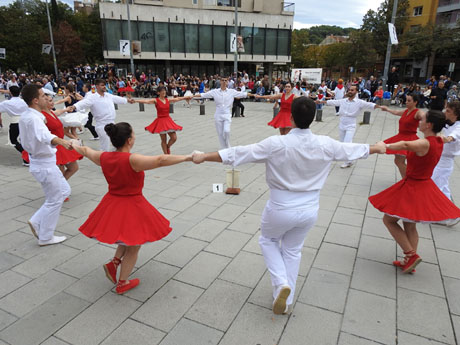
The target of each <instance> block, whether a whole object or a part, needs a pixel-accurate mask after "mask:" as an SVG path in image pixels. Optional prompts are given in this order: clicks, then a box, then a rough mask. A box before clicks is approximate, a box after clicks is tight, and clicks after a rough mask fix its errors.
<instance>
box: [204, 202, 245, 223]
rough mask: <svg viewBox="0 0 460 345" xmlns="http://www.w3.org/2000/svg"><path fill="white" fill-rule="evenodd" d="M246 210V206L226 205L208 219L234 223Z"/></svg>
mask: <svg viewBox="0 0 460 345" xmlns="http://www.w3.org/2000/svg"><path fill="white" fill-rule="evenodd" d="M245 210H246V206H239V205H232V204H228V205H227V204H225V205H222V206H220V207H219V208H218V209H217V210H215V211H214V212H212V213H211V214H210V215H209V216H208V217H209V218H212V219H217V220H222V221H224V222H233V221H234V220H235V219H236V218H238V217H239V215H240V214H242V213H243V212H244V211H245Z"/></svg>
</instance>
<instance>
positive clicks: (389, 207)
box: [369, 178, 460, 223]
mask: <svg viewBox="0 0 460 345" xmlns="http://www.w3.org/2000/svg"><path fill="white" fill-rule="evenodd" d="M369 201H370V202H371V204H372V205H373V206H374V207H375V208H376V209H378V210H379V211H381V212H384V213H386V214H388V215H390V216H394V217H397V218H401V219H403V220H407V221H412V222H421V223H437V222H440V221H443V220H448V219H457V218H460V209H459V208H458V207H457V206H455V205H454V204H453V203H452V201H450V200H449V199H448V198H447V197H446V196H445V195H444V193H443V192H441V190H440V189H439V188H438V187H437V186H436V184H435V183H434V182H433V180H432V179H429V180H414V179H410V178H405V179H402V180H401V181H399V182H398V183H396V184H394V185H393V186H391V187H389V188H387V189H385V190H383V191H382V192H380V193H378V194H375V195H372V196H371V197H369Z"/></svg>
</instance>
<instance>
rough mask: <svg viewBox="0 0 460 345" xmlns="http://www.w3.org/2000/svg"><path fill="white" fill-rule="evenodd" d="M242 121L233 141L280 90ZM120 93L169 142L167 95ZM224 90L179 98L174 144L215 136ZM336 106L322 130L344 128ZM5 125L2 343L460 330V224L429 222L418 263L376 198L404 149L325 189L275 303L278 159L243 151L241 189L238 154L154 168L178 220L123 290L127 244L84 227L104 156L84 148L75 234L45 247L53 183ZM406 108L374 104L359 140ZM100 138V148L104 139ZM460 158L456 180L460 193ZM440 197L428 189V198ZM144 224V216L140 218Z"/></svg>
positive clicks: (69, 218)
mask: <svg viewBox="0 0 460 345" xmlns="http://www.w3.org/2000/svg"><path fill="white" fill-rule="evenodd" d="M244 104H245V105H246V112H245V115H246V117H245V118H236V119H234V120H233V122H232V132H231V143H232V144H233V145H243V144H250V143H254V142H257V141H259V140H261V139H263V138H266V137H267V136H270V135H275V134H277V133H278V132H277V131H276V130H274V129H273V128H271V127H268V126H267V125H266V123H267V122H268V121H270V120H271V118H272V104H270V103H252V102H246V103H244ZM145 109H146V111H145V112H139V111H138V110H139V107H138V105H137V104H134V105H123V106H120V108H119V110H118V112H117V114H118V115H117V121H127V122H129V123H131V124H132V125H133V127H134V131H135V133H136V144H135V146H134V150H133V151H134V152H139V153H143V154H152V155H156V154H160V152H161V150H160V139H159V136H158V135H152V134H150V133H148V132H145V131H144V127H145V126H146V125H148V124H149V123H150V122H151V121H152V120H153V118H154V107H153V106H152V105H146V106H145ZM214 109H215V107H214V103H213V102H206V115H205V116H200V115H199V107H198V106H197V105H194V106H193V107H192V108H191V109H188V108H186V107H183V106H182V104H181V103H179V104H176V105H175V111H174V114H173V115H172V117H173V119H174V120H175V121H176V122H177V123H178V124H180V125H182V126H183V127H184V130H183V131H182V132H179V133H178V141H177V143H176V144H175V145H174V146H173V147H172V153H178V154H188V153H190V152H192V150H194V149H197V150H201V151H215V150H216V149H217V148H218V139H217V136H216V132H215V129H214V121H213V113H214ZM334 113H335V109H334V107H326V108H325V110H324V115H323V122H319V123H318V122H314V124H313V126H312V130H313V132H315V133H316V134H324V135H329V136H331V137H333V138H338V128H337V126H338V118H337V117H336V116H334ZM3 118H4V130H3V131H2V132H1V133H0V222H1V224H0V345H4V344H11V345H28V344H46V345H64V344H74V345H92V344H94V345H95V344H103V345H116V344H120V345H121V344H134V345H138V344H139V345H142V344H149V345H154V344H161V345H215V344H219V345H256V344H260V345H275V344H279V345H297V344H299V345H301V344H308V345H329V344H330V345H335V344H340V345H371V344H372V345H375V344H387V345H396V344H400V345H428V344H430V345H440V344H457V341H459V339H460V225H458V226H455V227H452V228H445V227H441V226H434V225H433V226H429V225H419V226H418V230H419V234H420V237H421V238H420V248H419V254H420V255H421V257H422V259H423V262H422V263H421V264H420V265H419V266H418V267H417V272H416V274H415V275H403V274H402V273H401V271H400V270H397V269H396V268H395V267H393V266H392V264H391V263H392V261H393V260H395V259H396V258H397V257H398V256H400V255H401V251H400V250H399V248H397V245H396V243H395V241H394V240H393V239H392V238H391V236H390V234H389V233H388V231H387V230H386V228H385V227H384V225H383V223H382V220H381V218H382V214H381V213H380V212H378V211H376V210H375V209H374V208H373V207H372V206H371V205H370V204H369V202H368V200H367V198H368V196H369V195H372V194H375V193H377V192H379V191H381V190H383V189H385V188H387V187H389V186H390V185H392V184H393V183H395V182H396V181H397V180H398V179H399V173H398V172H397V169H396V167H395V165H394V163H393V156H386V155H372V156H370V157H369V159H367V160H360V161H358V162H357V164H355V165H354V166H353V167H351V168H349V169H340V164H341V163H340V162H337V163H335V164H333V168H332V169H331V173H330V175H329V177H328V180H327V182H326V185H325V186H324V188H323V190H322V192H321V203H320V211H319V219H318V222H317V224H316V225H315V227H314V228H313V229H312V230H311V231H310V233H309V234H308V236H307V239H306V241H305V245H304V248H303V257H302V263H301V268H300V275H299V278H298V281H297V291H296V298H295V305H294V308H293V312H292V314H291V315H287V316H286V315H284V316H276V315H273V313H272V311H271V303H272V298H271V295H272V290H271V285H270V278H269V275H268V272H267V271H266V269H265V265H264V261H263V257H262V255H261V252H260V248H259V245H258V237H259V226H260V217H261V214H262V210H263V208H264V205H265V202H266V201H267V199H268V187H267V185H266V183H265V169H264V165H263V164H247V165H244V166H241V167H240V168H239V169H240V170H241V177H240V186H241V194H240V195H238V196H231V195H226V194H222V193H213V192H212V184H213V183H224V182H225V172H226V169H228V167H226V166H223V165H221V164H216V163H204V164H201V165H194V164H193V163H189V162H187V163H184V164H180V165H176V166H172V167H166V168H160V169H156V170H152V171H149V172H146V178H145V187H144V195H145V197H146V198H147V199H148V200H149V201H150V202H151V203H152V204H153V205H154V206H155V207H156V208H157V209H158V210H159V211H160V212H161V213H162V214H163V215H165V216H166V217H167V218H168V219H170V221H171V224H172V227H173V231H172V232H171V234H170V235H169V236H168V237H166V238H164V239H163V240H161V241H158V242H155V243H151V244H147V245H145V246H143V247H142V249H141V251H140V256H139V260H138V262H137V265H136V269H135V272H133V274H132V276H133V277H136V278H139V279H140V280H141V284H140V285H139V286H138V287H137V288H136V289H133V290H131V291H129V292H128V293H126V294H125V295H123V296H120V295H117V294H116V293H115V292H114V285H113V284H111V283H110V282H109V280H108V279H107V278H106V277H105V274H104V271H103V269H102V264H103V263H105V262H107V261H108V260H109V259H110V258H112V256H113V254H114V249H113V248H114V246H110V245H105V244H101V243H98V242H97V241H95V240H91V239H88V238H86V237H85V236H83V235H81V234H80V233H79V231H78V227H79V226H80V225H81V224H82V223H83V222H84V221H85V220H86V218H87V217H88V215H89V213H90V212H91V211H92V210H93V209H94V208H95V207H96V205H97V204H98V202H99V201H100V200H101V199H102V197H103V195H104V194H105V193H106V191H107V184H106V182H105V179H104V177H103V175H102V172H101V169H100V167H97V166H96V165H94V164H93V163H91V162H89V160H87V159H84V160H82V161H80V170H79V171H78V172H77V174H76V175H74V176H73V177H72V178H71V179H70V181H69V183H70V185H71V187H72V195H71V196H70V202H67V203H65V204H64V207H63V209H62V212H61V217H60V221H59V225H58V227H57V234H58V235H66V236H67V237H68V240H67V241H65V242H64V243H63V244H59V245H54V246H49V247H39V246H38V244H37V240H36V239H35V238H34V237H33V236H32V234H31V232H30V230H29V228H28V226H27V223H26V222H27V220H28V219H29V217H30V216H31V215H32V214H33V213H34V212H35V211H36V210H37V209H38V207H39V206H40V205H41V204H42V202H43V192H42V190H41V188H40V186H39V184H38V183H37V182H36V181H35V180H34V179H33V177H32V176H31V174H30V173H29V172H28V168H26V167H23V166H21V159H20V157H19V155H18V153H17V152H16V151H15V150H14V148H13V147H11V146H6V145H5V143H6V142H7V133H6V130H5V129H6V128H7V126H8V124H9V122H8V121H9V120H8V116H6V115H4V116H3ZM397 121H398V118H397V117H396V116H393V115H390V114H388V113H383V112H381V111H379V110H376V111H373V113H372V116H371V124H370V125H361V126H358V130H357V133H356V135H355V142H367V143H374V142H376V141H378V140H380V139H385V138H388V137H390V136H393V135H394V134H395V133H396V132H397V128H398V127H397V126H398V122H397ZM89 137H90V134H89V132H88V131H86V132H85V133H84V134H83V135H82V138H83V140H84V141H85V144H87V145H89V146H91V147H94V148H98V142H94V141H89V140H87V139H89ZM458 163H459V161H457V166H456V171H455V172H454V173H453V178H452V180H451V187H452V191H453V195H454V198H456V200H460V181H459V180H457V178H458V177H459V176H460V175H459V171H458V169H459V167H458ZM428 206H429V205H427V207H428ZM133 231H135V229H133Z"/></svg>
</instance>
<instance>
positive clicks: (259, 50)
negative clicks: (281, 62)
mask: <svg viewBox="0 0 460 345" xmlns="http://www.w3.org/2000/svg"><path fill="white" fill-rule="evenodd" d="M264 34H265V29H263V28H254V54H255V55H264Z"/></svg>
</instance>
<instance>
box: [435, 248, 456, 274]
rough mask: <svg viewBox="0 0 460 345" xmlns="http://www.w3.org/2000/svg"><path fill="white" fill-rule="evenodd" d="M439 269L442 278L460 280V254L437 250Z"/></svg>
mask: <svg viewBox="0 0 460 345" xmlns="http://www.w3.org/2000/svg"><path fill="white" fill-rule="evenodd" d="M437 253H438V259H439V267H440V268H441V274H442V275H443V276H447V277H452V278H457V279H460V265H458V263H459V262H460V253H457V252H451V251H447V250H443V249H438V250H437Z"/></svg>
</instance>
